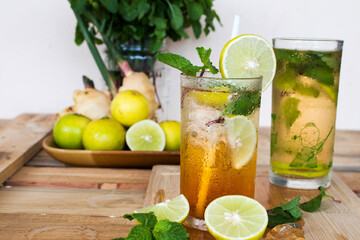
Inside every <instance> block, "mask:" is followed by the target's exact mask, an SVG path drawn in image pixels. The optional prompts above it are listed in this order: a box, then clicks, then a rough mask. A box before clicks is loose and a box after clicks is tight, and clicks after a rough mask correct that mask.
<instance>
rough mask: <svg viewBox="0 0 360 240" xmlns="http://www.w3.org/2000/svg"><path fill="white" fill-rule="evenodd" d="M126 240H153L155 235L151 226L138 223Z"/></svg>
mask: <svg viewBox="0 0 360 240" xmlns="http://www.w3.org/2000/svg"><path fill="white" fill-rule="evenodd" d="M125 240H153V236H152V233H151V230H150V228H149V227H146V226H142V225H136V226H134V227H133V228H132V229H131V231H130V233H129V235H128V236H127V237H126V238H125Z"/></svg>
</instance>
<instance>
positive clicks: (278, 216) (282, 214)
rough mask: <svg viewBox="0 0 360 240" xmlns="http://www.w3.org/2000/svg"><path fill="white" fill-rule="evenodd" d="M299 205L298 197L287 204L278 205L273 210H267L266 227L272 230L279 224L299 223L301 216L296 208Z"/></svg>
mask: <svg viewBox="0 0 360 240" xmlns="http://www.w3.org/2000/svg"><path fill="white" fill-rule="evenodd" d="M299 205H300V196H298V197H296V198H294V199H292V200H291V201H289V202H287V203H283V204H280V205H279V206H277V207H275V208H272V209H270V210H267V212H268V217H269V222H268V227H270V228H273V227H275V226H276V225H279V224H284V223H290V222H295V221H299V220H300V216H301V214H302V213H301V211H300V210H299V208H298V206H299Z"/></svg>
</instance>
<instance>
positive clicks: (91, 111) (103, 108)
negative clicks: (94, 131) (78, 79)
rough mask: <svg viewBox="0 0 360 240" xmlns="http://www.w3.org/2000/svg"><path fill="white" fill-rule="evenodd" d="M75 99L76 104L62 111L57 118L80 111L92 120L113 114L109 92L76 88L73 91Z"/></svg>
mask: <svg viewBox="0 0 360 240" xmlns="http://www.w3.org/2000/svg"><path fill="white" fill-rule="evenodd" d="M73 99H74V102H75V105H74V106H71V107H68V108H65V109H64V110H62V111H60V112H59V113H58V114H57V115H56V118H60V117H62V116H63V115H66V114H70V113H79V114H82V115H84V116H86V117H88V118H90V119H91V120H96V119H100V118H103V117H106V116H108V117H110V116H111V111H110V105H111V100H110V95H109V93H108V92H102V91H99V90H97V89H93V88H86V89H85V90H84V91H80V90H76V91H75V92H74V93H73Z"/></svg>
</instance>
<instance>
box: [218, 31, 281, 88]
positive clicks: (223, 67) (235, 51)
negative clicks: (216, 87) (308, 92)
mask: <svg viewBox="0 0 360 240" xmlns="http://www.w3.org/2000/svg"><path fill="white" fill-rule="evenodd" d="M219 67H220V73H221V76H222V77H223V78H247V77H259V76H262V77H263V83H262V90H263V91H264V90H266V89H267V88H268V87H269V86H270V84H271V82H272V80H273V78H274V76H275V71H276V57H275V53H274V50H273V48H272V46H271V44H270V43H269V42H267V41H266V40H265V39H264V38H262V37H260V36H257V35H253V34H244V35H240V36H238V37H236V38H233V39H231V40H230V41H229V42H227V43H226V44H225V46H224V47H223V49H222V52H221V55H220V64H219Z"/></svg>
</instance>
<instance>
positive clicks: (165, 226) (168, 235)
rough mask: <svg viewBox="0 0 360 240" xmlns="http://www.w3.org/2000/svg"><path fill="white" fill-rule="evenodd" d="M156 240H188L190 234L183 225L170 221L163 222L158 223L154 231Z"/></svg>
mask: <svg viewBox="0 0 360 240" xmlns="http://www.w3.org/2000/svg"><path fill="white" fill-rule="evenodd" d="M153 235H154V237H155V240H187V239H189V234H188V233H187V232H186V229H185V228H184V226H183V225H181V224H180V223H177V222H170V221H169V220H167V219H165V220H161V221H159V222H157V223H156V225H155V228H154V230H153Z"/></svg>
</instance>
